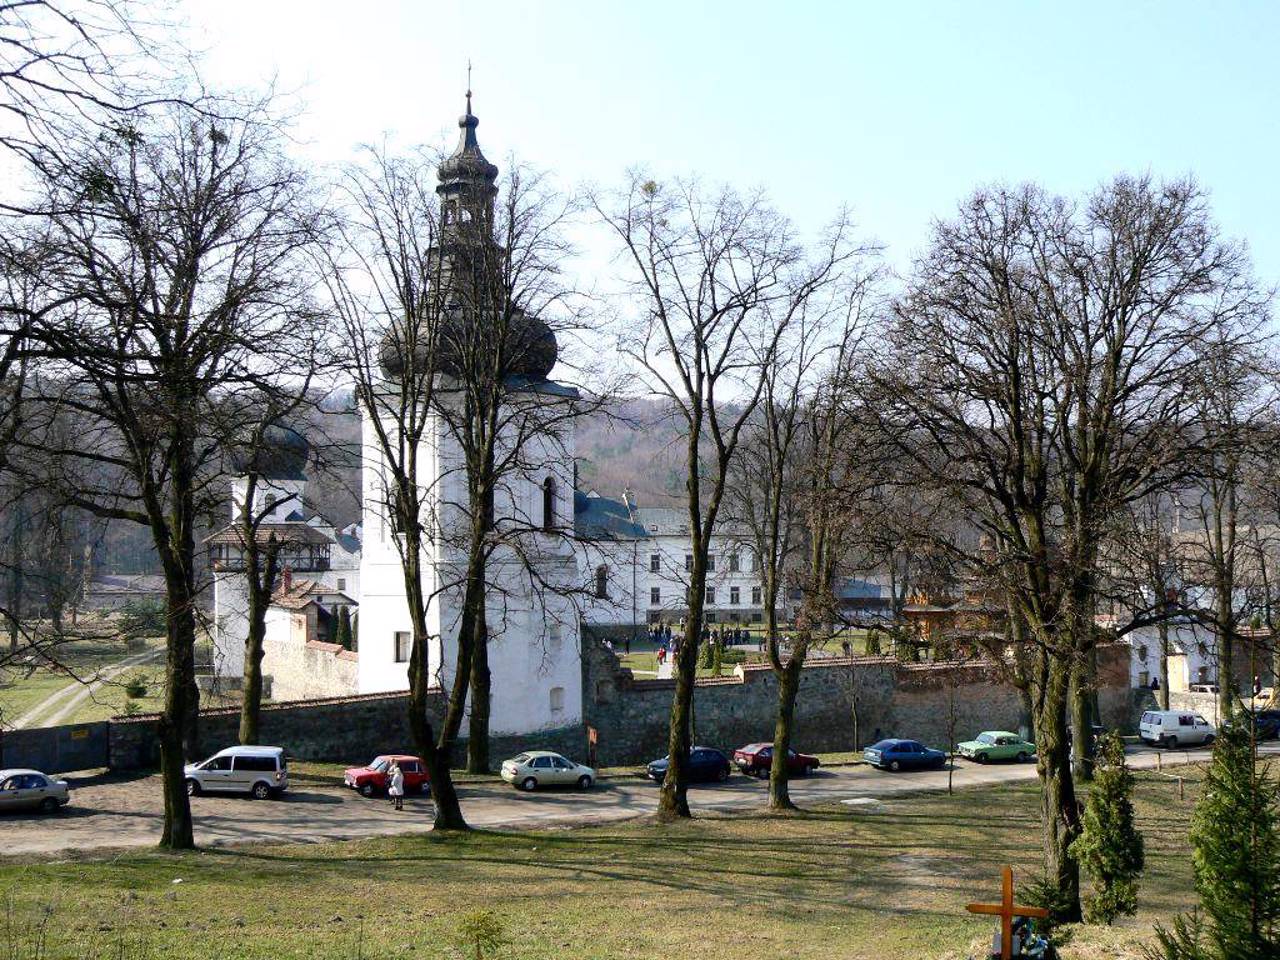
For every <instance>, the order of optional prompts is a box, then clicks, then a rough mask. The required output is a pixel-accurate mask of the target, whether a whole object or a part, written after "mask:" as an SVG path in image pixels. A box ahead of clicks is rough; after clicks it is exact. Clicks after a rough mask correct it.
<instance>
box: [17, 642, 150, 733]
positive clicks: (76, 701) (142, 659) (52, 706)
mask: <svg viewBox="0 0 1280 960" xmlns="http://www.w3.org/2000/svg"><path fill="white" fill-rule="evenodd" d="M163 653H164V650H163V649H161V650H148V651H147V652H146V653H137V654H134V655H133V656H130V657H125V658H124V659H123V660H117V661H116V662H115V663H112V664H108V665H107V666H105V667H103V668H102V669H101V670H99V671H98V672H97V673H96V674H95V675H94V678H93V679H92V680H89V681H87V682H86V681H83V680H77V681H75V682H74V683H69V684H67V686H65V687H62V688H61V689H60V690H55V691H54V692H53V693H51V694H49V696H47V697H45V698H44V699H43V700H41V701H40V702H39V703H37V704H36V705H35V706H34V707H32V708H31V709H30V710H28V711H27V712H26V713H24V714H23V715H22V716H20V717H18V719H17V720H15V721H14V722H13V726H14V729H18V730H21V729H23V728H25V727H56V726H57V725H58V724H60V723H65V722H66V720H67V718H68V717H70V716H71V715H72V714H73V713H74V712H75V711H76V710H77V709H78V708H79V707H80V705H81V704H82V703H84V702H85V701H86V700H88V699H89V698H90V697H91V696H93V695H94V693H95V692H97V691H98V690H99V689H101V687H102V685H103V684H105V683H108V682H109V681H111V680H113V679H115V678H116V677H118V676H119V675H120V674H122V673H124V672H125V671H126V670H128V669H130V668H131V667H136V666H139V665H140V664H143V663H146V662H147V661H148V660H154V659H156V658H157V657H159V656H161V655H162V654H163Z"/></svg>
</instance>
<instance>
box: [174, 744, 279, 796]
mask: <svg viewBox="0 0 1280 960" xmlns="http://www.w3.org/2000/svg"><path fill="white" fill-rule="evenodd" d="M184 773H185V775H186V778H187V793H189V794H190V795H192V796H196V795H197V794H201V793H206V792H207V793H247V794H248V795H249V796H251V797H253V798H254V799H255V800H266V799H267V798H268V797H275V798H279V796H280V794H282V793H284V792H285V791H286V790H288V789H289V764H288V761H286V760H285V756H284V748H283V747H227V748H226V749H225V750H219V751H218V752H217V753H215V754H214V755H213V756H212V757H210V758H209V759H208V760H203V761H201V762H200V763H189V764H187V766H186V768H185V770H184Z"/></svg>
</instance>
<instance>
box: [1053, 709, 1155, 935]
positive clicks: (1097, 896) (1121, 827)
mask: <svg viewBox="0 0 1280 960" xmlns="http://www.w3.org/2000/svg"><path fill="white" fill-rule="evenodd" d="M1071 847H1072V853H1073V854H1074V855H1075V856H1076V857H1077V858H1078V859H1079V861H1080V865H1081V866H1082V867H1084V869H1085V872H1086V873H1087V874H1088V875H1089V879H1090V880H1092V881H1093V888H1094V895H1093V896H1092V897H1091V898H1089V899H1087V900H1086V901H1085V918H1086V919H1087V920H1088V921H1089V922H1090V923H1105V924H1110V923H1112V922H1113V921H1114V920H1115V919H1116V917H1119V916H1132V915H1133V914H1134V912H1135V911H1136V910H1137V907H1138V878H1139V877H1140V876H1141V875H1142V867H1143V861H1144V853H1143V843H1142V834H1141V833H1139V832H1138V829H1137V827H1136V826H1135V825H1134V817H1133V774H1132V773H1131V772H1130V771H1129V768H1128V766H1127V765H1126V764H1125V762H1124V743H1123V742H1122V741H1121V740H1120V738H1119V737H1118V736H1117V735H1115V734H1114V733H1110V734H1107V735H1106V736H1104V737H1102V738H1101V739H1100V740H1099V741H1098V756H1097V767H1096V770H1095V775H1094V783H1093V789H1091V790H1090V791H1089V799H1088V801H1087V803H1086V804H1085V808H1084V826H1083V829H1082V831H1081V834H1080V836H1079V837H1077V838H1076V840H1075V841H1074V842H1073V843H1072V845H1071Z"/></svg>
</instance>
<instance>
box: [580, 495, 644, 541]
mask: <svg viewBox="0 0 1280 960" xmlns="http://www.w3.org/2000/svg"><path fill="white" fill-rule="evenodd" d="M573 528H574V532H575V533H577V535H578V536H579V537H582V538H583V539H585V540H640V539H644V538H645V537H646V536H648V534H647V533H646V532H645V529H644V527H643V526H641V525H640V524H638V523H636V522H635V521H634V520H632V519H631V511H630V510H628V509H627V505H626V504H625V503H623V502H622V501H621V500H611V499H609V498H608V497H600V496H596V497H592V496H588V495H587V494H585V493H583V492H582V491H581V490H575V491H573Z"/></svg>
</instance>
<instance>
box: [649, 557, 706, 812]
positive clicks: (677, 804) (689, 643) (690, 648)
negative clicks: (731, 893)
mask: <svg viewBox="0 0 1280 960" xmlns="http://www.w3.org/2000/svg"><path fill="white" fill-rule="evenodd" d="M701 553H702V551H700V550H697V549H695V550H694V554H693V570H692V571H691V573H690V577H689V616H688V617H687V618H686V620H685V625H684V642H683V643H681V644H680V650H679V652H678V653H677V654H676V662H675V681H676V689H675V693H674V694H673V695H672V697H671V725H670V733H669V736H668V740H667V758H668V760H667V774H666V776H665V777H663V779H662V790H661V792H660V793H659V794H658V819H659V820H674V819H676V818H677V817H690V816H692V814H691V813H690V812H689V771H688V766H689V749H690V747H691V746H692V736H693V731H692V726H693V686H694V681H695V680H696V679H697V675H698V644H699V643H700V642H701V640H702V636H701V634H702V611H703V605H704V603H705V600H706V583H707V572H706V564H705V558H704V557H702V556H701Z"/></svg>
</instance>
